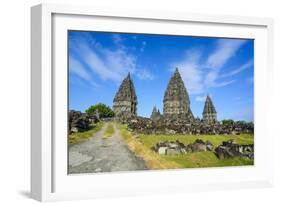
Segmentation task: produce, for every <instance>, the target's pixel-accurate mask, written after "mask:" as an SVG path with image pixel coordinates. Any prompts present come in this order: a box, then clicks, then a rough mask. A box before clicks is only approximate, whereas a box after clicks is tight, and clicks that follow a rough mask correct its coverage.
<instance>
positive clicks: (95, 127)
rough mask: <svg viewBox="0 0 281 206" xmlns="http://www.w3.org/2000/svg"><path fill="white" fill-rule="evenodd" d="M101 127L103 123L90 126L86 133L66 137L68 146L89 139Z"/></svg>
mask: <svg viewBox="0 0 281 206" xmlns="http://www.w3.org/2000/svg"><path fill="white" fill-rule="evenodd" d="M102 126H103V123H102V122H99V123H97V124H92V125H91V126H90V129H89V130H88V131H85V132H77V133H72V134H70V135H69V136H68V141H69V144H77V143H79V142H83V141H86V140H88V139H90V138H91V137H92V136H93V135H94V134H95V133H96V132H98V131H99V130H100V129H101V128H102Z"/></svg>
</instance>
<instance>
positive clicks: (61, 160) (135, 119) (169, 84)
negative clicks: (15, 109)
mask: <svg viewBox="0 0 281 206" xmlns="http://www.w3.org/2000/svg"><path fill="white" fill-rule="evenodd" d="M31 14H32V15H31V16H32V17H31V18H32V19H31V25H32V31H31V40H32V45H31V47H32V91H31V92H32V137H31V138H32V151H31V162H32V168H31V172H32V174H31V177H32V178H31V194H32V197H33V198H34V199H37V200H40V201H50V200H65V199H83V198H96V197H112V196H122V195H136V194H151V193H173V192H189V191H205V190H206V191H208V190H214V189H218V190H225V189H236V188H237V189H238V188H248V187H269V186H272V178H273V175H272V173H273V172H272V167H273V161H272V156H273V151H272V148H273V147H272V146H273V145H272V141H273V134H272V131H271V130H270V129H269V128H270V127H269V126H270V124H269V116H270V114H271V113H272V110H271V109H270V108H271V104H272V101H271V99H272V96H271V93H270V91H272V87H273V85H272V81H271V80H272V78H273V66H272V45H273V42H272V41H273V37H272V28H273V22H272V20H271V19H268V18H256V17H255V18H254V17H234V16H216V15H197V14H185V13H154V12H146V11H126V10H124V11H122V10H112V9H99V8H89V7H77V6H75V7H73V6H64V5H54V4H43V5H38V6H34V7H32V9H31Z"/></svg>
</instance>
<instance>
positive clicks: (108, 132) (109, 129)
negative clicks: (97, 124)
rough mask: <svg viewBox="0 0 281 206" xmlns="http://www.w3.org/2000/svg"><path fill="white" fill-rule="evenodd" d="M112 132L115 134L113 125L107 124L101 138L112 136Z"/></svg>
mask: <svg viewBox="0 0 281 206" xmlns="http://www.w3.org/2000/svg"><path fill="white" fill-rule="evenodd" d="M114 132H115V130H114V127H113V124H112V123H109V124H108V126H107V128H106V130H105V132H104V135H103V138H108V137H111V136H112V135H113V134H114Z"/></svg>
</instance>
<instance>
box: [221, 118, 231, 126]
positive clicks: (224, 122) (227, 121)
mask: <svg viewBox="0 0 281 206" xmlns="http://www.w3.org/2000/svg"><path fill="white" fill-rule="evenodd" d="M222 124H224V125H229V124H234V121H233V120H232V119H224V120H222Z"/></svg>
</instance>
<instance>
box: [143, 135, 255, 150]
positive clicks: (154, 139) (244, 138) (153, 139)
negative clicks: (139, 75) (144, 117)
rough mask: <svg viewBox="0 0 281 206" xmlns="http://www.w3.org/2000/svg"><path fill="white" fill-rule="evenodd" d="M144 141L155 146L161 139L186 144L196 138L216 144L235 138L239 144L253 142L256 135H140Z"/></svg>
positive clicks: (149, 145) (147, 144)
mask: <svg viewBox="0 0 281 206" xmlns="http://www.w3.org/2000/svg"><path fill="white" fill-rule="evenodd" d="M139 137H140V139H141V140H142V142H143V143H144V144H145V145H146V146H148V147H149V148H150V147H152V146H154V145H155V144H156V143H158V142H160V141H165V140H167V141H176V140H179V141H180V142H182V143H184V144H190V143H193V142H194V141H195V140H196V139H202V140H204V141H206V140H209V141H210V142H212V144H213V145H214V146H218V145H220V144H221V143H222V142H223V141H227V140H230V139H233V140H234V142H236V143H238V144H252V143H253V142H254V136H253V135H252V134H241V135H178V134H175V135H143V134H140V135H139Z"/></svg>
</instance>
